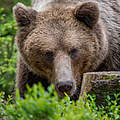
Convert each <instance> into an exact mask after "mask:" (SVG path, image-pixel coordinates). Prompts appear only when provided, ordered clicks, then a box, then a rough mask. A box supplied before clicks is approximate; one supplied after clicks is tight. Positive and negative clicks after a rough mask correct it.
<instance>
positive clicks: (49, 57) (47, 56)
mask: <svg viewBox="0 0 120 120" xmlns="http://www.w3.org/2000/svg"><path fill="white" fill-rule="evenodd" d="M44 56H45V59H46V60H47V61H53V59H54V53H53V52H51V51H48V52H46V53H45V54H44Z"/></svg>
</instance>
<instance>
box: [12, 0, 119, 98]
mask: <svg viewBox="0 0 120 120" xmlns="http://www.w3.org/2000/svg"><path fill="white" fill-rule="evenodd" d="M32 3H33V6H32V8H30V7H26V6H24V5H23V4H21V3H18V4H17V5H16V6H15V7H14V8H13V10H14V16H15V18H16V21H17V24H18V26H19V28H20V30H19V31H18V33H17V35H16V41H17V47H18V51H19V55H18V59H19V60H18V66H17V80H16V83H17V88H19V91H20V96H21V97H24V93H25V90H26V84H29V85H30V86H32V85H33V84H34V83H38V82H41V83H42V84H43V86H44V87H45V89H47V87H48V85H49V84H50V83H53V84H54V85H55V90H56V91H57V93H58V95H59V96H60V97H64V92H66V93H67V94H68V95H69V96H70V97H71V99H73V100H77V99H78V98H79V94H80V88H81V83H82V81H81V78H82V75H83V73H85V72H91V71H103V70H104V71H119V70H120V2H119V1H117V0H112V1H111V0H107V1H105V0H89V1H88V0H39V1H38V0H33V1H32Z"/></svg>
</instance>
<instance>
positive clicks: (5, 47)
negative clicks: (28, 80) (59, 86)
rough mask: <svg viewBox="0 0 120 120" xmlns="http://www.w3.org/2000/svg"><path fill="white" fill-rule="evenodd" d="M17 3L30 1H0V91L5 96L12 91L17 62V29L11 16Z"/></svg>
mask: <svg viewBox="0 0 120 120" xmlns="http://www.w3.org/2000/svg"><path fill="white" fill-rule="evenodd" d="M17 2H23V3H24V4H26V5H30V0H4V1H0V91H4V92H5V96H7V95H9V94H12V93H13V91H14V82H15V73H16V61H17V57H16V56H17V52H16V46H15V34H16V30H17V27H16V22H15V20H14V18H13V14H12V7H13V6H14V5H15V4H16V3H17ZM6 6H7V7H6ZM2 7H4V8H2Z"/></svg>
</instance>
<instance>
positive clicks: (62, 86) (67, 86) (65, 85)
mask: <svg viewBox="0 0 120 120" xmlns="http://www.w3.org/2000/svg"><path fill="white" fill-rule="evenodd" d="M56 87H57V89H58V91H59V92H61V93H63V94H64V92H65V93H67V94H68V95H70V93H71V90H72V88H73V82H71V81H66V82H59V83H57V85H56Z"/></svg>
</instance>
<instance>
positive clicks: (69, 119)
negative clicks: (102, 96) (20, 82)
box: [0, 84, 120, 120]
mask: <svg viewBox="0 0 120 120" xmlns="http://www.w3.org/2000/svg"><path fill="white" fill-rule="evenodd" d="M94 98H95V97H92V96H89V100H88V99H87V97H86V100H85V101H83V99H82V98H81V97H80V99H79V100H78V101H77V102H76V103H75V102H74V101H70V99H69V97H68V96H67V95H66V97H65V98H64V99H59V98H58V96H57V94H56V93H55V92H54V86H53V85H51V86H50V87H49V89H48V92H46V91H45V90H44V88H43V87H42V85H41V84H38V85H34V86H33V87H32V88H29V87H28V93H27V94H26V95H25V99H22V98H20V96H19V93H18V91H17V93H16V102H14V100H13V98H12V97H11V96H8V98H7V100H6V101H5V100H4V92H1V93H0V118H2V119H3V120H119V118H120V116H119V113H120V106H119V105H117V103H118V101H119V99H118V95H115V98H116V99H115V100H114V101H111V99H110V98H109V96H108V99H107V101H108V105H107V106H106V107H103V106H101V107H100V106H96V105H95V102H94V100H95V99H94Z"/></svg>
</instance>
